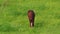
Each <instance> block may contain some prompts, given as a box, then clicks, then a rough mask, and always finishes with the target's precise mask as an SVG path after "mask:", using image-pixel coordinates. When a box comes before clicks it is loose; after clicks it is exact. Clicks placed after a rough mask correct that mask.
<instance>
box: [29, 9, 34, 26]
mask: <svg viewBox="0 0 60 34" xmlns="http://www.w3.org/2000/svg"><path fill="white" fill-rule="evenodd" d="M28 18H29V22H30V27H34V18H35V13H34V12H33V10H29V11H28Z"/></svg>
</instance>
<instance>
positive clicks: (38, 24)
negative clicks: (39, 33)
mask: <svg viewBox="0 0 60 34" xmlns="http://www.w3.org/2000/svg"><path fill="white" fill-rule="evenodd" d="M44 25H45V23H44V21H42V22H38V23H35V27H36V28H42V27H43V26H44Z"/></svg>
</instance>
